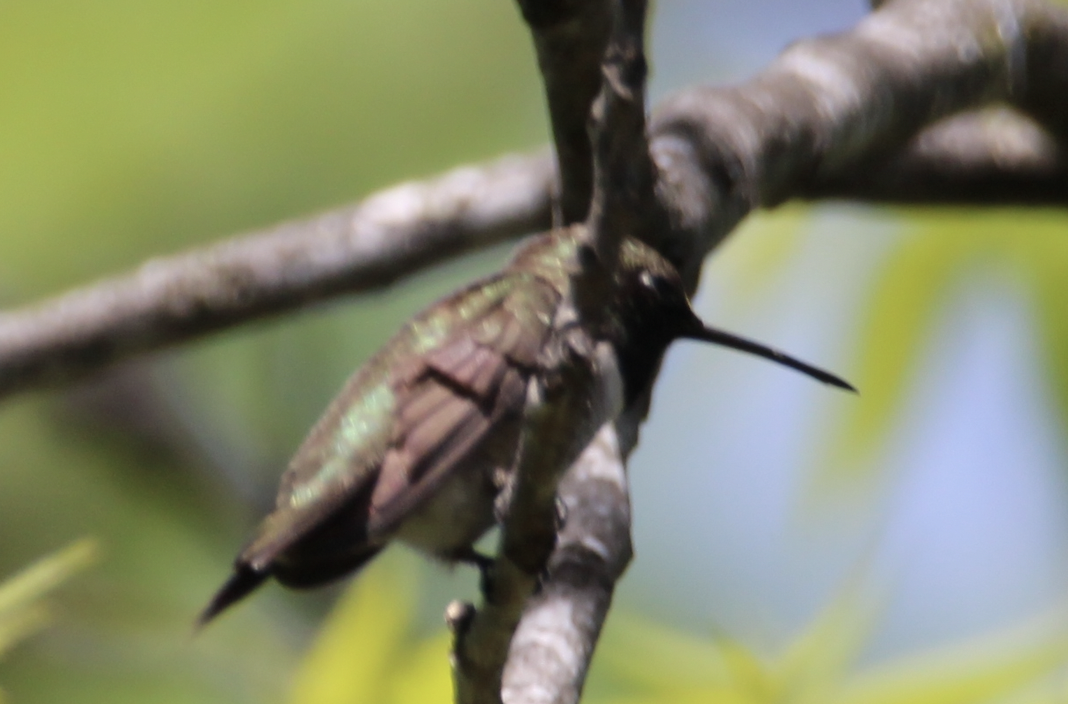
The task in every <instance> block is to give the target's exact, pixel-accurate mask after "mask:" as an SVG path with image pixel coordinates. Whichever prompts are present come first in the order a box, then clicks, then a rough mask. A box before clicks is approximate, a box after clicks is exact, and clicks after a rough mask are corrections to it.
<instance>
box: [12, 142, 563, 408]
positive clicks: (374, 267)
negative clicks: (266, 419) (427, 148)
mask: <svg viewBox="0 0 1068 704" xmlns="http://www.w3.org/2000/svg"><path fill="white" fill-rule="evenodd" d="M551 179H552V164H551V161H550V159H549V158H548V155H545V154H540V155H536V156H526V157H514V156H513V157H505V158H503V159H500V160H498V161H495V162H492V163H489V164H486V165H483V166H480V167H464V168H459V169H456V170H454V171H450V172H448V173H446V174H444V175H443V176H440V177H438V178H437V179H434V180H431V181H426V182H422V183H420V182H412V183H406V184H402V185H400V186H395V187H393V188H390V189H388V190H385V191H382V192H380V193H378V194H376V195H373V196H371V197H370V198H368V199H366V200H365V201H363V202H362V203H360V204H358V205H355V206H350V207H347V208H342V209H340V210H335V211H331V212H328V213H325V214H323V215H320V216H318V217H314V218H311V219H309V220H304V221H298V222H293V223H287V224H283V225H280V226H278V227H275V228H272V229H269V230H266V231H263V232H258V233H253V234H250V235H245V236H243V237H239V238H236V239H232V240H226V241H223V242H220V243H219V244H216V245H212V246H209V247H206V248H204V249H199V250H193V251H191V252H188V253H185V254H179V255H174V256H170V257H166V258H161V259H155V260H152V261H149V262H146V263H145V264H143V265H142V266H141V267H140V268H139V269H137V270H136V271H134V272H132V273H130V274H127V275H124V276H118V277H115V278H113V279H108V280H104V281H101V282H99V283H96V284H91V285H89V286H87V287H85V288H82V289H77V290H74V291H71V292H69V293H67V294H64V295H62V296H59V297H57V298H54V299H51V300H48V301H45V302H43V303H41V304H38V305H36V306H33V307H30V308H24V309H21V310H16V311H12V312H8V313H4V314H0V395H2V394H4V393H10V392H12V391H17V390H20V389H25V388H29V387H31V386H36V385H41V384H46V383H55V382H59V381H65V380H68V379H71V378H74V377H77V376H79V375H81V374H83V373H86V372H89V371H92V370H95V369H98V368H100V367H102V366H105V365H107V364H110V363H111V362H114V361H117V360H119V359H122V358H125V357H129V356H131V355H134V354H137V353H140V352H144V351H148V350H153V349H157V348H160V347H163V346H165V345H169V344H175V343H178V342H184V341H186V340H189V339H191V338H194V337H197V336H200V335H203V334H205V333H208V332H211V331H214V330H220V329H223V328H226V327H230V326H233V325H236V324H238V323H241V322H245V321H248V320H254V319H257V318H260V317H263V316H265V315H268V314H273V313H280V312H283V311H290V310H294V309H297V308H301V307H304V306H307V305H308V304H310V303H313V302H316V301H319V300H321V299H324V298H328V297H331V296H337V295H340V294H344V293H354V292H359V291H367V290H371V289H376V288H381V287H383V286H386V285H389V284H391V283H393V282H394V281H396V280H397V279H399V278H401V277H403V276H405V275H407V274H410V273H412V272H414V271H416V270H418V269H420V268H422V267H424V266H426V265H428V264H431V263H434V262H440V261H442V260H444V259H447V258H448V257H451V256H456V255H458V254H461V253H464V252H467V251H470V250H472V249H475V248H478V247H484V246H486V245H488V244H492V243H494V242H499V241H501V240H506V239H510V238H514V237H516V236H518V235H521V234H525V233H527V232H530V231H532V230H537V229H539V228H544V227H546V226H547V225H548V224H549V223H548V220H549V217H548V216H549V196H548V194H549V184H550V182H551Z"/></svg>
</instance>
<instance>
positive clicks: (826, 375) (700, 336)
mask: <svg viewBox="0 0 1068 704" xmlns="http://www.w3.org/2000/svg"><path fill="white" fill-rule="evenodd" d="M683 337H685V338H687V339H690V340H701V341H703V342H711V343H712V344H715V345H720V346H721V347H729V348H731V349H732V350H738V351H739V352H748V353H749V354H755V355H756V356H757V357H763V358H764V359H769V360H771V361H772V362H777V363H779V364H781V365H783V366H784V367H790V368H791V369H796V370H797V371H799V372H801V373H802V374H805V375H807V376H810V377H812V378H813V379H816V380H817V381H822V382H823V383H824V384H830V385H831V386H837V387H838V388H839V389H845V390H846V391H852V392H853V393H857V390H856V388H854V387H853V385H852V384H850V383H849V382H848V381H846V380H845V379H842V378H841V377H838V376H835V375H834V374H831V373H830V372H825V371H823V370H822V369H817V368H816V367H813V366H812V365H811V364H805V363H804V362H802V361H801V360H799V359H795V358H793V357H791V356H790V355H788V354H784V353H782V352H780V351H778V350H776V349H772V348H771V347H768V346H767V345H762V344H760V343H759V342H753V341H752V340H747V339H745V338H744V337H738V336H737V335H732V334H731V333H729V332H724V331H723V330H716V329H715V328H710V327H708V326H707V325H705V324H704V323H700V327H697V328H696V329H694V330H691V331H690V332H688V333H686V334H685V335H683Z"/></svg>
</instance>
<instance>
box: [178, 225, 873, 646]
mask: <svg viewBox="0 0 1068 704" xmlns="http://www.w3.org/2000/svg"><path fill="white" fill-rule="evenodd" d="M582 246H584V245H583V244H582V226H574V227H572V228H570V229H563V230H554V231H552V232H549V233H546V234H543V235H540V236H537V237H535V238H532V239H531V240H530V241H528V243H526V244H525V245H523V246H521V248H520V249H519V251H518V252H517V253H516V255H515V256H514V257H513V259H512V261H511V262H510V263H509V264H508V265H507V266H506V267H505V268H504V269H503V270H502V271H500V272H499V273H497V274H495V275H492V276H490V277H488V278H486V279H483V280H481V281H478V282H476V283H473V284H470V285H468V286H466V287H465V288H462V289H460V290H459V291H457V292H455V293H453V294H452V295H450V296H448V297H446V298H444V299H442V300H441V301H439V302H437V303H435V304H434V305H432V306H430V307H429V308H427V309H426V310H424V311H423V312H422V313H420V314H418V315H416V316H415V317H414V318H412V319H411V320H410V321H409V322H408V323H407V324H405V325H404V327H402V328H401V330H400V331H399V332H398V333H397V334H396V335H395V336H394V337H393V338H392V339H390V340H389V341H388V342H387V343H386V345H385V346H384V347H383V348H382V349H381V350H380V351H379V352H377V353H376V354H375V355H374V356H373V357H371V358H370V360H368V361H367V363H366V364H364V365H363V366H362V367H361V368H360V369H358V370H357V371H356V372H355V373H354V374H353V375H352V377H350V378H349V380H348V381H347V382H346V383H345V385H344V387H343V388H342V390H341V392H340V393H339V394H338V396H337V397H336V398H335V399H334V400H333V402H331V404H330V405H329V406H328V407H327V409H326V411H325V412H324V413H323V415H322V417H321V418H320V419H319V421H318V422H317V423H316V425H315V426H314V427H313V428H312V430H311V431H310V432H309V434H308V436H307V438H306V439H305V440H304V442H303V444H301V446H300V448H299V449H298V450H297V452H296V454H295V455H294V457H293V459H292V460H291V461H290V463H289V467H288V469H287V470H286V471H285V473H284V474H283V475H282V478H281V482H280V487H279V490H278V497H277V500H276V504H275V508H274V510H273V511H272V512H271V513H270V514H269V515H268V516H267V517H266V518H265V519H264V520H263V522H262V523H261V524H260V526H259V528H258V530H257V531H256V532H255V534H254V537H253V538H252V540H251V541H250V542H249V543H248V544H247V545H246V546H245V548H244V549H243V550H242V551H241V552H240V554H239V555H238V556H237V559H236V560H235V562H234V569H233V573H232V576H231V577H230V579H229V580H228V581H227V582H226V583H225V584H224V585H223V586H222V588H221V589H219V591H218V592H217V593H216V594H215V596H214V598H213V599H212V600H211V602H210V603H209V604H208V606H207V607H206V608H205V609H204V611H203V612H202V613H201V615H200V618H199V620H198V624H199V625H204V624H206V623H207V622H208V621H210V620H212V619H213V618H214V617H215V616H217V615H218V614H219V613H220V612H221V611H222V610H223V609H225V608H227V607H228V606H230V605H231V604H233V603H234V602H236V601H238V600H239V599H241V598H243V597H245V596H246V595H248V594H249V593H250V592H252V591H253V590H254V589H256V588H257V587H259V586H260V585H261V584H263V583H264V582H265V581H266V580H267V579H268V578H271V577H273V578H275V579H276V580H278V581H279V582H280V583H281V584H283V585H284V586H287V587H291V588H297V589H303V588H310V587H315V586H319V585H322V584H325V583H327V582H331V581H333V580H336V579H338V578H340V577H342V576H345V575H348V574H350V573H353V572H355V571H357V570H358V569H360V568H361V567H362V566H363V565H364V564H366V563H367V562H368V561H369V560H371V559H372V558H373V557H374V556H375V555H376V554H378V552H379V551H380V550H382V549H383V548H384V547H385V546H386V545H387V544H388V543H389V542H390V541H391V540H400V541H402V542H404V543H407V544H408V545H410V546H412V547H414V548H416V549H417V550H419V551H421V552H424V553H427V554H429V555H430V556H432V557H434V558H437V559H439V560H442V561H444V562H446V563H456V562H466V563H472V564H476V565H478V566H479V567H482V568H485V567H486V564H487V562H488V558H486V557H483V556H481V555H479V554H478V553H477V552H476V551H475V550H474V548H473V547H472V545H473V543H475V542H476V541H477V540H478V539H479V538H480V537H481V536H482V535H483V534H484V533H485V532H486V531H488V530H489V529H490V528H491V527H493V525H494V524H495V523H496V522H499V521H500V520H502V516H503V515H506V510H507V507H506V506H502V505H501V504H502V498H504V497H505V496H507V494H508V492H507V491H506V489H507V487H508V484H509V481H510V479H511V474H512V473H513V471H514V470H513V466H514V462H515V459H516V454H517V451H518V447H519V442H520V432H521V428H522V422H523V411H524V406H525V399H526V391H527V385H528V383H530V382H531V380H532V379H534V378H535V377H536V376H537V375H538V373H539V357H540V355H541V353H542V350H543V349H544V348H546V346H547V345H549V344H550V343H551V342H552V336H553V335H555V334H560V333H558V332H557V331H556V330H555V329H554V316H555V314H556V312H557V309H558V307H559V306H560V305H561V302H562V301H563V300H564V297H565V292H566V291H567V290H568V286H569V280H570V277H571V276H572V275H573V273H574V271H575V266H576V265H575V262H576V261H578V259H577V257H578V254H579V248H580V247H582ZM604 318H605V322H604V324H603V325H602V327H603V331H602V333H601V334H603V336H604V337H605V338H606V340H607V342H608V343H609V344H610V349H612V350H613V351H614V352H615V354H616V355H617V359H616V360H615V364H614V365H613V369H614V370H615V371H614V372H613V373H615V374H617V375H618V376H619V378H618V379H617V380H616V383H617V385H618V388H619V389H621V391H622V400H623V403H624V407H626V406H627V405H629V404H630V403H631V402H633V401H635V400H636V399H637V398H638V397H639V396H640V395H641V394H642V393H643V391H644V389H645V388H646V386H647V385H648V383H649V382H650V381H651V379H652V375H653V374H654V373H655V371H656V369H657V367H658V366H659V364H660V360H661V358H662V357H663V355H664V352H665V351H666V350H667V348H668V346H669V345H670V344H671V343H672V342H673V341H674V340H678V339H692V340H700V341H704V342H710V343H713V344H716V345H720V346H723V347H728V348H731V349H735V350H739V351H742V352H746V353H749V354H754V355H756V356H759V357H764V358H766V359H769V360H771V361H774V362H777V363H779V364H782V365H785V366H787V367H790V368H792V369H795V370H797V371H799V372H801V373H803V374H806V375H808V376H810V377H812V378H814V379H817V380H819V381H821V382H824V383H827V384H830V385H833V386H836V387H839V388H841V389H846V390H849V391H854V392H855V391H856V390H855V389H854V388H853V387H852V386H851V385H849V384H848V383H847V382H846V381H844V380H842V379H840V378H839V377H837V376H835V375H833V374H831V373H829V372H826V371H823V370H821V369H817V368H815V367H813V366H811V365H808V364H806V363H804V362H801V361H799V360H797V359H795V358H793V357H791V356H789V355H786V354H784V353H782V352H779V351H777V350H774V349H772V348H770V347H767V346H765V345H762V344H760V343H757V342H753V341H751V340H748V339H745V338H742V337H739V336H736V335H733V334H731V333H728V332H724V331H722V330H718V329H715V328H712V327H709V326H706V325H705V324H704V323H703V322H702V321H701V320H700V318H698V316H697V314H696V313H694V311H693V309H692V308H691V306H690V302H689V300H688V298H687V296H686V293H685V290H684V288H683V284H682V281H681V279H680V278H679V275H678V273H677V271H676V270H675V268H674V267H673V266H672V265H671V264H670V263H669V262H668V261H667V260H666V259H664V258H663V257H662V256H661V255H660V254H658V253H657V252H656V250H654V249H653V248H652V247H650V246H648V245H646V244H643V243H642V242H640V241H639V240H637V239H633V238H626V239H624V241H623V243H622V246H621V249H620V254H619V261H618V266H617V271H616V272H615V275H614V281H613V282H612V286H611V294H610V299H609V303H608V304H607V306H606V310H605V311H604ZM603 420H609V419H607V418H606V419H603Z"/></svg>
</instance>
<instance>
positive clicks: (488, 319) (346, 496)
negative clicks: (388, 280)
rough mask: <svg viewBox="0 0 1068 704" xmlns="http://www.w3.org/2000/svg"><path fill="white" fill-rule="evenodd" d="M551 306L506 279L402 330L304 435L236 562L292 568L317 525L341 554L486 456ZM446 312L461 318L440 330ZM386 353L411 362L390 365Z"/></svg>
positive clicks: (541, 289)
mask: <svg viewBox="0 0 1068 704" xmlns="http://www.w3.org/2000/svg"><path fill="white" fill-rule="evenodd" d="M517 291H519V293H520V294H521V295H517V294H516V292H517ZM558 300H559V294H558V293H557V292H556V290H555V289H554V288H553V287H552V286H551V285H550V284H549V283H548V282H546V281H544V280H543V279H539V278H536V277H533V276H531V275H527V274H523V273H521V272H518V273H517V272H511V273H507V274H503V275H499V276H498V277H495V278H494V279H490V280H488V281H485V282H482V283H480V284H477V285H474V286H472V287H469V288H467V289H465V290H463V291H461V292H459V293H457V294H455V295H454V296H452V297H450V298H448V299H445V300H444V301H442V302H440V303H438V304H437V305H435V306H433V307H431V308H429V309H428V310H427V311H425V312H424V313H422V314H421V315H420V316H418V317H416V318H415V319H413V320H412V321H411V322H409V323H408V324H407V325H406V326H405V327H404V328H403V329H402V330H401V331H400V332H399V333H398V334H397V336H396V337H394V338H393V340H391V341H390V343H388V344H387V346H386V348H384V349H383V350H382V351H381V352H379V353H378V354H377V355H376V356H375V357H373V358H372V359H371V360H369V361H368V363H367V364H366V365H364V367H362V368H361V369H360V370H359V371H358V372H357V373H356V374H355V375H354V376H353V377H352V378H351V379H350V380H349V382H348V383H347V384H346V385H345V388H344V389H343V390H342V393H341V394H340V395H339V396H338V397H337V398H336V399H335V400H334V401H333V402H332V403H331V405H330V407H329V408H328V409H327V411H326V412H325V413H324V415H323V417H322V418H321V419H320V421H319V422H318V423H317V424H316V426H315V427H314V428H313V429H312V431H311V433H310V434H309V436H308V438H307V439H306V440H305V442H304V443H303V444H302V445H301V448H300V449H299V450H298V451H297V453H296V455H295V456H294V458H293V460H292V462H291V463H290V466H289V469H288V470H287V471H286V473H285V475H283V478H282V481H281V487H280V490H279V495H278V500H277V505H276V509H275V511H274V512H273V513H272V514H271V515H270V516H268V517H267V519H266V520H265V521H264V522H263V524H262V525H261V527H260V530H259V532H258V534H257V536H256V538H255V539H254V540H253V541H252V542H251V543H250V544H249V546H248V547H247V548H246V550H245V551H244V552H243V553H242V555H241V557H240V558H239V563H244V564H248V565H251V566H252V567H253V568H254V569H264V568H266V566H268V565H270V564H271V563H272V562H273V561H274V560H275V559H277V558H278V557H279V556H280V555H282V554H283V553H286V562H287V563H291V562H299V554H297V553H299V552H300V550H301V545H300V541H301V540H302V539H303V538H304V537H307V536H309V534H311V533H313V532H314V531H315V530H316V528H317V527H319V526H321V525H323V524H324V523H326V522H328V521H329V522H330V523H331V524H335V523H342V524H344V525H345V527H346V528H345V530H344V531H340V532H339V534H344V535H346V536H347V537H346V540H348V541H350V544H349V545H345V546H341V545H339V546H338V550H339V551H343V552H345V553H346V554H348V553H351V552H352V550H353V546H352V545H351V541H352V540H353V539H358V538H359V535H358V534H359V533H361V532H362V535H363V538H362V539H363V541H364V542H368V541H374V540H378V539H382V538H384V537H386V536H388V534H389V533H390V532H391V531H392V530H394V529H395V528H396V527H397V526H398V525H399V523H400V522H402V521H403V520H404V518H405V517H406V516H407V515H408V514H409V512H410V511H412V510H414V509H415V508H417V507H418V506H419V505H420V504H421V503H422V502H424V501H425V500H426V499H427V498H428V497H429V496H430V495H431V494H432V493H433V491H434V490H435V489H436V488H437V487H438V486H440V484H441V483H442V482H443V481H444V480H445V479H446V478H447V477H448V476H449V475H450V473H451V472H452V470H453V469H454V468H456V467H458V466H459V465H461V464H462V463H464V462H465V461H468V460H469V459H470V458H471V457H472V456H474V454H476V453H479V452H489V451H492V450H494V449H495V448H490V447H489V445H490V444H492V443H491V442H488V441H491V440H492V436H493V434H494V433H493V429H494V426H495V424H496V423H497V422H498V421H499V420H500V419H501V418H502V417H504V416H506V415H508V414H513V415H514V414H517V413H521V412H522V404H523V398H524V393H525V388H526V380H527V379H528V378H529V375H530V374H531V373H532V372H533V369H534V366H535V364H536V361H537V355H538V353H539V351H540V349H541V348H542V346H543V345H544V341H545V337H546V336H547V335H548V334H549V329H550V328H549V321H550V320H551V314H552V311H553V310H554V309H555V306H556V304H557V302H558ZM454 311H461V312H462V315H463V316H464V317H465V318H466V320H464V321H463V322H462V324H447V323H445V322H443V321H444V320H446V317H445V316H446V314H448V315H452V314H453V313H454ZM395 349H402V350H410V351H411V352H412V353H411V354H405V355H403V356H401V359H400V360H398V359H397V357H398V356H399V355H397V354H393V353H392V351H393V350H395ZM506 444H507V443H506ZM510 451H514V443H511V447H510ZM508 459H509V460H510V457H509V458H508ZM368 495H370V500H369V501H368V499H367V497H368ZM361 496H362V497H364V498H363V499H359V497H361ZM358 499H359V500H358ZM345 512H350V513H353V515H351V516H349V515H347V513H345ZM350 524H351V525H350ZM357 529H358V530H357ZM323 547H324V546H317V548H316V554H317V559H321V558H322V548H323Z"/></svg>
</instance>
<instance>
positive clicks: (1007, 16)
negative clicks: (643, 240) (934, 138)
mask: <svg viewBox="0 0 1068 704" xmlns="http://www.w3.org/2000/svg"><path fill="white" fill-rule="evenodd" d="M1062 52H1068V13H1066V12H1065V10H1064V9H1062V8H1058V7H1055V6H1053V5H1050V4H1048V3H1045V2H1041V1H1040V0H896V1H894V2H888V3H885V4H884V5H883V6H882V7H881V8H880V9H879V10H878V11H876V12H875V13H873V14H872V15H870V16H868V17H867V18H865V19H864V20H863V21H861V22H860V24H858V25H857V26H856V27H855V28H854V29H852V30H850V31H848V32H844V33H842V34H839V35H835V36H830V37H823V38H818V39H812V40H805V41H801V42H798V43H796V44H794V45H793V46H791V47H790V48H789V49H787V50H786V51H785V52H784V53H783V54H782V55H781V56H780V57H779V58H778V59H777V60H776V61H775V62H774V63H773V64H772V65H771V66H770V67H769V68H768V69H767V70H765V71H764V72H762V73H761V74H760V75H759V76H757V77H756V78H755V79H753V80H752V81H749V82H747V83H744V84H742V85H740V86H737V87H734V88H727V89H717V88H692V89H688V90H684V91H682V92H681V93H679V94H677V95H676V96H674V97H672V98H670V99H668V100H667V101H666V102H665V103H664V104H663V105H662V106H661V108H660V109H659V111H658V112H657V113H656V114H655V115H654V119H653V126H652V130H653V134H654V136H655V139H654V142H653V147H654V154H655V155H656V157H657V161H658V165H659V167H660V170H661V173H662V174H665V175H664V178H663V183H662V184H661V186H662V193H661V200H662V201H663V202H664V203H665V205H666V207H668V208H669V209H670V210H672V211H673V216H674V217H673V219H674V222H675V225H676V226H675V228H674V230H675V232H674V233H673V234H674V235H675V236H676V237H677V238H678V241H679V242H680V243H681V242H685V241H690V242H701V245H700V249H699V250H698V251H699V252H700V253H702V254H703V253H704V252H707V251H709V250H710V249H711V248H712V247H714V246H715V245H716V244H718V243H719V242H720V241H722V239H723V237H725V236H726V234H727V233H729V232H730V231H731V230H732V229H733V228H734V226H735V225H736V224H737V223H738V221H739V220H740V219H741V218H742V217H744V216H745V215H746V214H748V213H749V212H750V211H752V210H753V209H754V208H757V207H771V206H775V205H778V204H780V203H782V202H783V201H785V200H787V199H789V198H793V197H795V196H797V195H799V194H803V193H805V192H806V190H807V188H808V185H809V184H811V183H813V182H823V181H826V182H838V183H844V182H846V181H848V180H849V179H850V178H853V177H856V176H858V175H861V174H863V173H864V170H865V168H868V167H870V160H871V158H872V156H873V155H880V156H885V155H887V154H892V153H894V152H896V151H899V150H902V149H904V148H905V147H906V146H907V145H908V143H909V142H910V141H911V140H912V139H913V138H914V136H915V135H916V134H918V133H919V132H920V131H922V130H923V129H924V128H925V127H927V126H928V125H931V124H933V123H935V122H938V121H940V120H942V119H943V118H945V117H947V116H950V115H953V114H955V113H959V112H963V111H968V110H972V109H975V108H978V107H982V106H985V105H990V104H992V103H1011V104H1015V105H1017V106H1019V107H1020V108H1021V109H1024V110H1028V111H1029V114H1032V115H1033V116H1034V117H1035V118H1036V119H1038V120H1040V121H1041V122H1042V124H1043V125H1044V126H1046V127H1047V128H1048V129H1050V130H1051V131H1054V132H1058V131H1060V130H1063V129H1064V128H1065V124H1064V123H1063V122H1060V123H1058V120H1062V119H1063V118H1064V117H1065V116H1066V115H1068V109H1065V110H1062V109H1061V107H1063V106H1064V105H1065V101H1066V100H1068V97H1066V96H1068V90H1066V88H1068V83H1066V82H1065V73H1066V72H1068V69H1064V68H1063V66H1064V65H1065V62H1061V65H1060V66H1058V67H1057V68H1050V67H1049V66H1048V65H1041V64H1038V63H1036V61H1034V60H1030V59H1031V58H1032V57H1035V56H1042V57H1047V58H1048V57H1060V56H1062V55H1063V53H1062ZM1058 91H1059V92H1058ZM1039 97H1043V98H1048V99H1049V100H1050V101H1051V106H1046V107H1043V108H1041V109H1039V107H1038V106H1037V103H1039V102H1040V101H1039ZM1051 124H1052V125H1053V126H1052V127H1051V126H1050V125H1051ZM676 246H679V245H676ZM668 254H669V255H671V256H672V258H673V259H674V260H675V261H676V262H678V263H679V264H681V265H683V266H684V267H685V268H686V269H687V272H686V273H688V274H690V275H691V276H693V275H695V274H694V271H695V270H694V269H693V267H695V266H696V265H697V262H699V260H700V257H696V258H695V257H693V256H692V255H693V254H694V251H692V250H690V251H687V249H686V246H685V245H682V249H681V250H679V251H674V249H673V247H668Z"/></svg>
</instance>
